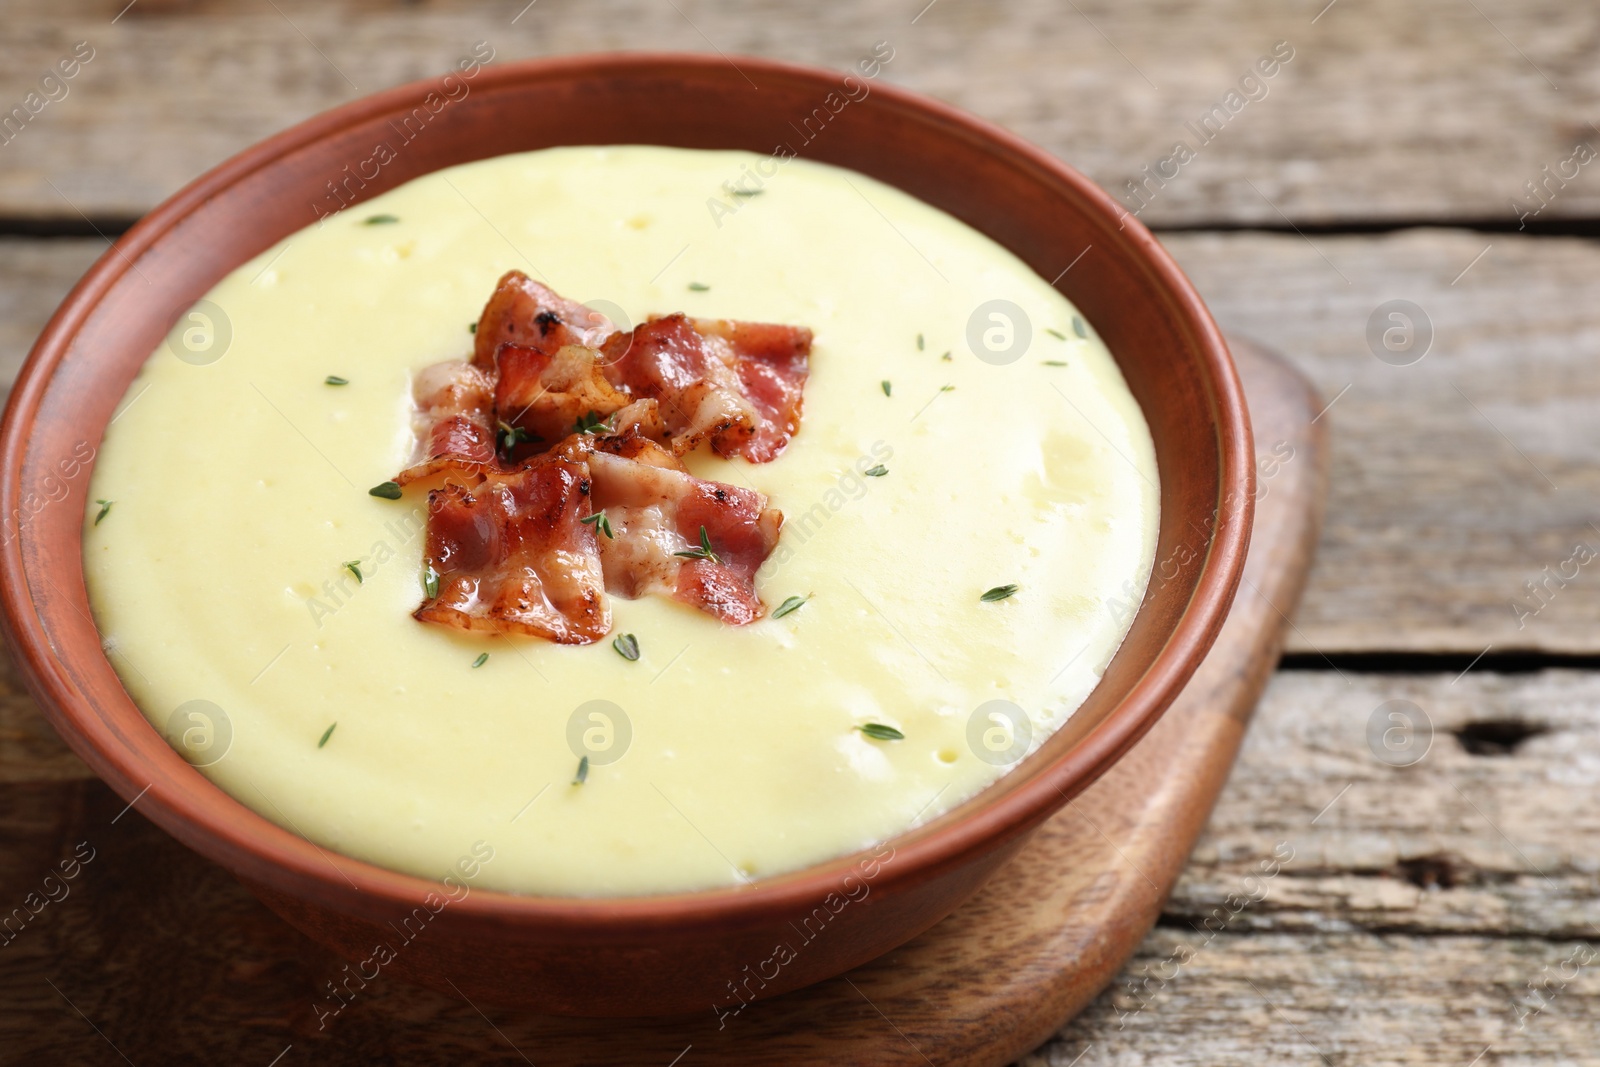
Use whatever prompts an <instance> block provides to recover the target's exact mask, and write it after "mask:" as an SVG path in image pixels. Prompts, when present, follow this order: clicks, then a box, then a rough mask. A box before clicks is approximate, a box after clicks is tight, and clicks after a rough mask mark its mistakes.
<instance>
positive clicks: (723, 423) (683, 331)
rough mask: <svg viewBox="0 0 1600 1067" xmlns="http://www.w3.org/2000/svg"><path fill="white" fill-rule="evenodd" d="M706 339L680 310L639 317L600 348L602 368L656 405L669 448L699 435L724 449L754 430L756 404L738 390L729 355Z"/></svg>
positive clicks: (690, 444)
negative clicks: (725, 356) (630, 327)
mask: <svg viewBox="0 0 1600 1067" xmlns="http://www.w3.org/2000/svg"><path fill="white" fill-rule="evenodd" d="M720 355H721V353H720V352H718V351H714V350H713V349H711V348H710V347H708V346H707V345H706V340H705V338H704V337H702V336H701V335H700V334H699V333H698V332H697V331H696V330H695V328H694V326H693V325H692V324H691V323H690V322H689V319H688V317H687V316H685V315H681V314H679V315H667V316H665V317H663V318H656V319H650V320H649V321H647V322H643V323H640V324H639V326H638V327H636V328H635V329H634V331H633V333H632V334H631V335H629V334H618V335H616V336H614V337H612V338H611V340H610V341H608V342H607V344H606V348H605V361H606V364H607V366H606V373H607V375H608V376H609V377H610V378H611V380H612V381H614V382H618V383H620V384H621V385H623V386H624V387H626V388H627V389H628V390H629V391H630V392H631V393H632V394H633V395H634V396H640V397H649V398H650V399H652V400H655V401H656V402H657V403H659V404H660V406H661V418H662V421H663V422H665V423H666V427H667V435H668V439H669V442H670V444H671V447H672V450H673V451H674V452H676V453H677V454H678V455H680V456H681V455H683V454H685V453H686V452H688V451H690V450H691V449H693V448H694V447H695V446H696V445H698V444H699V443H700V442H701V441H704V440H707V439H710V440H711V442H712V447H714V448H716V449H717V451H718V452H721V453H722V454H724V455H726V454H727V453H729V452H730V451H733V450H735V449H736V448H737V447H738V446H739V445H742V444H743V443H744V442H745V441H746V440H748V439H749V438H750V437H751V436H752V435H753V434H754V433H755V424H756V418H757V415H756V409H755V408H754V406H752V405H751V403H750V402H749V401H748V400H746V399H745V398H744V396H743V394H742V393H741V392H740V382H739V375H738V372H737V371H736V370H735V369H734V367H733V366H732V363H731V361H728V362H725V361H724V360H723V359H721V358H719V356H720Z"/></svg>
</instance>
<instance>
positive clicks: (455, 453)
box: [394, 360, 499, 485]
mask: <svg viewBox="0 0 1600 1067" xmlns="http://www.w3.org/2000/svg"><path fill="white" fill-rule="evenodd" d="M412 395H413V396H414V397H415V398H416V401H417V414H416V419H415V426H416V433H417V448H416V452H415V454H413V456H412V458H411V463H410V464H409V465H408V466H407V467H406V469H405V470H403V471H401V472H400V473H399V474H397V475H395V479H394V480H395V481H396V482H397V483H399V484H400V485H405V484H407V483H409V482H413V481H416V480H417V479H418V478H426V477H427V476H428V475H431V474H437V473H438V472H440V471H443V470H456V471H462V472H467V473H481V472H483V471H488V470H493V469H496V468H497V467H498V466H499V461H498V458H497V456H496V454H495V433H494V421H493V415H492V412H493V408H494V389H493V386H492V385H491V384H490V382H489V379H488V378H487V377H486V376H485V375H484V374H483V372H482V371H480V370H478V368H476V367H474V366H473V365H472V364H470V363H465V362H462V361H459V360H452V361H450V362H448V363H435V364H434V365H433V366H431V367H428V368H426V369H424V370H423V371H422V373H421V374H419V375H417V380H416V384H415V385H414V386H413V387H412Z"/></svg>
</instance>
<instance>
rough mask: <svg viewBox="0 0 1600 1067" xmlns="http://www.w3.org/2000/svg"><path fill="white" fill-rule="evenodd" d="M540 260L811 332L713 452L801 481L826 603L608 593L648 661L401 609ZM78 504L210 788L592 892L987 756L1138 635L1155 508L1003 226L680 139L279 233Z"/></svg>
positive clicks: (783, 482) (781, 840) (413, 597)
mask: <svg viewBox="0 0 1600 1067" xmlns="http://www.w3.org/2000/svg"><path fill="white" fill-rule="evenodd" d="M730 186H731V187H733V188H740V187H741V186H742V189H743V191H745V192H749V191H751V190H758V191H757V192H756V193H755V195H743V196H736V195H733V194H732V193H730V191H729V188H730ZM1091 267H1092V264H1088V263H1086V264H1084V265H1083V266H1082V269H1089V268H1091ZM512 268H518V269H521V270H523V271H526V272H527V273H528V274H530V275H531V276H533V277H534V278H537V279H540V280H542V281H545V282H547V283H548V284H549V285H551V286H552V287H553V288H555V289H556V291H558V292H560V293H561V294H563V295H566V296H569V297H572V298H574V299H578V300H583V301H586V302H589V303H592V304H594V305H596V306H597V307H599V308H601V309H602V310H604V311H606V312H607V313H608V314H610V315H612V316H613V317H614V318H620V319H623V320H625V321H627V322H638V321H640V320H641V319H642V318H643V317H644V316H646V315H648V314H651V313H667V312H672V311H679V310H681V311H686V312H688V313H689V314H691V315H697V316H709V317H728V318H739V319H749V320H758V321H772V322H783V323H793V324H798V325H805V326H809V327H811V328H812V329H813V330H814V331H815V332H816V341H815V346H814V349H813V353H812V357H811V377H810V380H809V382H808V383H807V385H806V389H805V409H804V420H803V423H802V426H801V429H800V432H799V434H798V435H797V436H796V437H795V439H794V441H793V442H792V443H791V445H790V446H789V448H788V450H787V452H785V453H784V454H783V455H782V456H780V457H779V458H778V459H776V460H775V461H773V462H771V463H768V464H764V465H753V464H750V463H747V462H744V461H742V460H733V461H728V460H722V459H719V458H717V457H715V456H713V455H712V454H710V453H709V452H708V451H702V452H699V453H696V454H694V455H693V456H691V457H690V459H689V461H688V462H689V466H690V469H691V470H692V471H693V472H694V473H695V474H697V475H699V476H701V477H706V478H713V479H716V480H720V481H726V482H732V483H735V484H738V485H744V486H750V487H753V488H756V489H758V490H760V491H761V492H763V493H765V494H766V495H767V496H768V497H769V498H770V500H771V503H772V505H773V506H775V507H778V508H780V509H781V510H782V511H783V513H784V515H785V523H784V527H783V534H782V538H781V540H780V543H779V545H778V548H777V550H776V552H775V553H774V555H773V556H772V558H771V559H769V560H768V562H767V564H766V566H765V567H764V568H763V569H762V571H761V573H760V575H759V576H758V581H757V589H758V591H759V593H760V595H761V596H762V598H763V600H764V601H765V602H766V604H767V605H768V607H769V608H776V607H777V606H778V605H779V604H781V603H783V602H784V601H785V600H786V599H788V598H789V597H803V598H807V599H806V600H805V602H804V605H803V606H802V607H800V608H799V609H798V610H794V611H792V612H790V613H788V614H786V615H784V616H783V617H782V618H776V619H774V618H771V617H768V618H765V619H763V620H761V621H759V622H756V623H754V624H751V625H749V626H745V627H730V626H724V625H721V624H719V623H718V622H716V621H715V620H714V619H712V618H711V617H709V616H707V615H704V614H702V613H700V612H697V611H695V610H694V609H692V608H690V607H687V606H685V605H682V604H678V603H674V602H671V601H668V600H664V599H658V598H648V599H641V600H636V601H627V600H622V599H620V598H612V608H613V612H614V617H615V620H616V627H615V630H614V633H615V634H624V633H628V634H633V635H635V636H636V638H637V641H638V646H639V652H640V654H639V658H638V659H637V661H629V660H627V659H625V658H624V657H622V656H621V655H619V654H618V653H617V651H615V650H614V648H613V646H612V643H611V642H610V641H609V640H605V641H601V642H597V643H595V644H592V645H587V646H581V647H575V646H557V645H554V644H550V643H547V642H545V641H542V640H538V639H535V638H524V637H487V636H481V635H472V634H466V633H461V632H457V631H451V630H446V629H442V628H439V627H436V626H429V625H424V624H422V623H419V622H417V621H415V620H414V619H412V617H411V612H412V610H413V609H414V608H416V606H417V605H418V603H419V601H420V599H421V596H422V589H421V552H422V535H421V529H422V518H423V516H424V514H425V508H426V503H425V494H423V493H422V492H421V491H420V490H417V489H413V490H411V491H409V492H408V493H407V495H406V497H405V498H404V499H402V500H398V501H392V500H384V499H379V498H377V497H373V496H370V495H368V492H367V490H368V488H369V487H371V486H374V485H376V484H378V483H380V482H383V481H385V480H387V479H389V478H390V477H392V476H393V475H394V474H395V472H397V471H398V470H399V469H400V468H401V467H402V466H403V465H404V464H405V462H406V459H407V457H408V456H409V454H410V452H411V448H412V443H413V439H412V429H411V403H412V402H411V397H410V386H411V381H412V377H413V375H415V374H416V373H417V372H418V371H419V370H421V369H422V368H423V367H425V366H427V365H428V364H430V363H434V362H437V361H439V360H442V359H451V358H464V357H465V356H466V355H467V353H468V352H469V351H470V347H471V342H472V337H471V335H470V333H469V332H468V326H469V324H470V323H473V322H475V321H476V319H477V317H478V314H479V312H480V311H481V309H482V307H483V304H484V301H485V300H486V299H487V298H488V295H489V293H490V291H491V289H492V287H493V285H494V282H495V280H496V278H498V277H499V276H500V275H501V274H502V273H503V272H505V271H506V270H509V269H512ZM330 375H333V376H335V377H338V378H342V379H345V380H346V381H347V382H348V384H345V385H329V384H327V382H326V379H327V378H328V377H329V376H330ZM879 468H882V470H881V472H879V470H878V469H879ZM90 496H91V498H94V499H99V500H106V501H111V502H112V503H111V506H110V509H109V511H106V512H105V514H104V516H103V517H100V514H101V508H102V506H101V505H99V504H96V505H92V506H91V509H90V511H89V513H88V514H87V516H86V518H85V562H86V571H87V576H88V582H89V590H90V594H91V600H92V603H93V606H94V611H95V615H96V618H97V621H98V623H99V626H100V629H101V632H102V634H103V636H104V641H105V647H106V648H107V650H108V651H109V654H110V658H111V661H112V663H113V664H114V666H115V667H116V669H117V670H118V672H119V674H120V675H121V677H122V679H123V682H124V684H125V685H126V686H127V688H128V691H129V693H130V694H132V696H133V697H134V699H135V700H136V701H137V702H138V703H139V705H140V707H141V708H143V709H144V711H145V713H146V715H147V716H148V717H149V719H150V720H151V722H152V723H153V724H155V726H156V727H157V728H158V729H160V730H161V731H162V732H163V734H164V735H165V736H167V738H168V739H169V741H171V742H172V743H173V744H174V745H175V746H176V747H178V748H179V750H180V751H182V752H184V753H185V754H186V755H187V756H188V757H189V758H190V759H191V761H192V762H194V763H195V764H196V765H198V766H200V767H201V768H202V770H203V772H204V773H205V774H207V775H208V776H209V777H210V778H211V779H212V780H213V781H215V782H216V783H217V784H218V785H219V786H220V787H221V788H223V789H224V790H226V791H227V792H228V793H230V794H232V795H233V796H234V797H236V798H238V799H239V800H240V801H241V802H243V803H244V804H246V805H248V806H249V807H251V808H252V809H254V810H256V811H257V812H259V813H260V814H261V815H263V816H264V817H266V818H268V819H270V820H272V821H274V822H276V823H278V824H280V825H282V826H285V827H287V828H289V829H291V830H293V831H294V832H296V833H299V834H302V835H304V836H305V837H308V838H310V839H311V840H312V841H314V842H316V843H317V844H318V845H320V846H322V847H323V848H325V849H327V850H328V851H329V853H330V862H333V863H335V864H337V863H338V862H339V855H340V854H342V855H345V856H352V857H358V858H360V859H363V860H368V861H371V862H373V863H377V864H380V865H383V866H386V867H390V868H394V869H397V870H401V871H406V872H411V873H415V874H418V875H422V876H427V877H435V878H438V877H443V876H444V875H445V874H446V873H448V872H449V871H450V870H451V869H452V868H453V867H454V866H455V865H456V863H457V861H458V860H460V859H461V858H463V857H466V856H470V855H474V848H475V846H476V847H477V848H478V853H477V854H478V855H480V856H481V854H482V851H483V849H484V848H485V847H487V848H489V849H492V853H493V858H492V860H491V861H489V862H487V863H484V864H482V866H481V870H480V872H479V874H478V876H477V878H476V879H475V882H474V884H475V885H477V886H480V887H492V888H498V889H503V890H510V891H516V892H526V893H542V894H567V895H624V894H650V893H659V892H669V891H677V890H689V889H696V888H703V887H712V886H722V885H730V884H734V883H738V882H742V881H746V880H750V879H755V878H760V877H763V876H766V875H771V874H775V873H778V872H784V871H790V870H794V869H796V868H800V867H803V866H806V865H808V864H812V863H815V862H818V861H822V860H825V859H828V858H831V857H834V856H838V855H841V854H845V853H848V852H850V851H852V850H855V849H859V848H863V847H866V846H869V845H871V844H873V843H875V842H878V841H882V840H884V839H886V838H889V837H892V836H893V835H895V834H897V833H899V832H901V831H903V830H905V829H907V828H909V827H910V826H912V825H914V824H916V823H918V822H920V821H925V820H928V819H930V818H932V817H934V816H935V815H937V814H939V813H940V812H942V811H945V810H948V809H949V808H951V807H952V806H954V805H956V804H958V803H960V802H961V801H963V800H965V799H967V798H968V797H970V796H972V795H973V794H974V793H976V792H977V791H978V790H980V789H982V788H983V787H984V786H986V785H988V784H989V783H991V782H993V781H994V780H995V779H996V778H998V777H999V776H1001V775H1002V774H1004V773H1006V771H1007V770H1009V769H1011V768H1012V767H1014V766H1015V765H1016V762H1017V761H1018V760H1019V759H1020V757H1021V756H1022V755H1023V754H1025V753H1026V752H1027V751H1029V750H1031V749H1033V748H1036V747H1037V746H1038V745H1039V744H1040V743H1041V742H1042V741H1043V740H1044V739H1045V738H1046V737H1047V736H1048V735H1049V734H1050V732H1051V731H1052V730H1054V729H1055V728H1056V727H1058V726H1059V725H1060V724H1061V723H1062V722H1063V721H1064V720H1065V719H1066V718H1067V717H1068V716H1070V715H1071V714H1072V713H1073V711H1074V710H1075V709H1076V708H1077V707H1078V706H1079V705H1080V704H1081V702H1082V701H1083V699H1084V698H1085V696H1086V695H1087V694H1088V693H1089V691H1090V690H1091V689H1092V688H1093V687H1094V685H1095V683H1096V681H1097V680H1098V678H1099V675H1100V673H1101V672H1102V671H1103V669H1104V667H1105V665H1106V663H1107V662H1108V661H1109V660H1110V658H1111V656H1112V654H1113V653H1114V652H1115V651H1116V649H1117V647H1118V645H1119V644H1120V642H1121V641H1122V638H1123V636H1124V634H1125V632H1126V629H1127V626H1128V624H1129V623H1130V622H1131V615H1132V605H1134V604H1137V603H1138V600H1139V597H1140V596H1141V595H1142V592H1143V590H1144V587H1145V584H1146V581H1147V580H1148V576H1149V573H1150V568H1151V561H1152V557H1153V552H1154V545H1155V537H1156V527H1157V498H1158V494H1157V474H1156V465H1155V456H1154V451H1153V447H1152V444H1151V439H1150V434H1149V431H1148V429H1147V427H1146V425H1145V423H1144V420H1143V417H1142V415H1141V413H1140V411H1139V408H1138V406H1137V405H1136V404H1135V402H1134V400H1133V399H1132V397H1131V395H1130V394H1129V391H1128V389H1127V386H1126V384H1125V383H1124V382H1123V380H1122V377H1121V375H1120V373H1119V371H1118V369H1117V366H1116V364H1115V363H1114V362H1113V360H1112V358H1111V356H1110V355H1109V354H1108V352H1107V351H1106V349H1105V346H1104V345H1103V344H1102V343H1101V342H1100V340H1099V339H1098V337H1097V335H1096V334H1095V332H1094V329H1093V325H1092V324H1090V323H1087V322H1086V321H1085V320H1083V319H1082V318H1081V317H1079V316H1078V314H1077V313H1076V311H1075V310H1074V308H1073V307H1072V306H1071V305H1070V304H1069V303H1068V302H1067V301H1066V300H1065V299H1064V298H1062V297H1061V296H1060V295H1059V294H1058V293H1056V292H1055V291H1054V290H1053V289H1052V288H1051V287H1050V286H1049V285H1048V284H1047V283H1046V282H1045V281H1044V280H1043V279H1041V278H1040V277H1039V276H1038V275H1036V274H1034V273H1033V272H1032V271H1031V270H1029V269H1028V268H1027V267H1026V266H1024V265H1023V264H1022V263H1021V262H1020V261H1019V260H1018V259H1016V258H1015V257H1014V256H1013V255H1011V254H1010V253H1009V252H1007V251H1006V250H1005V249H1003V248H1001V247H1000V246H999V245H997V244H995V243H994V242H993V241H991V240H989V239H988V238H986V237H984V236H982V235H981V234H979V233H977V232H976V231H974V230H973V229H971V228H969V227H967V226H966V225H964V224H962V223H960V222H958V221H956V220H955V219H954V218H952V217H950V216H949V215H946V214H944V213H943V212H940V211H938V210H935V209H933V208H931V207H929V206H928V205H926V204H923V203H921V202H920V201H918V200H915V199H913V198H912V197H910V196H908V195H906V194H904V193H901V192H898V191H897V190H895V189H892V188H890V187H888V186H885V185H882V184H880V183H878V182H876V181H873V180H872V179H869V178H867V177H864V176H862V175H860V174H855V173H851V172H847V171H843V170H839V169H835V168H831V167H827V166H822V165H818V164H813V163H808V162H805V161H800V160H789V161H779V160H776V159H772V158H769V157H765V156H757V155H752V154H748V153H742V152H722V151H717V152H711V151H690V150H679V149H667V148H657V147H611V148H571V149H553V150H548V151H542V152H534V153H526V154H520V155H509V156H503V157H499V158H495V159H490V160H485V161H482V162H478V163H471V164H467V165H464V166H460V167H455V168H453V169H450V170H446V171H442V172H439V173H436V174H432V175H429V176H427V177H424V178H420V179H418V180H416V181H413V182H410V183H408V184H406V185H404V186H402V187H400V188H397V189H395V190H393V191H391V192H389V193H386V194H384V195H383V196H381V197H378V198H376V199H374V200H371V201H368V202H366V203H363V204H361V205H359V206H357V207H354V208H351V209H349V210H346V211H344V212H342V213H340V214H337V215H333V216H330V217H328V218H326V219H325V220H323V221H321V222H320V223H318V224H314V225H312V226H309V227H308V228H307V229H305V230H302V231H301V232H299V233H296V234H294V235H293V236H291V237H289V238H287V239H285V240H284V241H282V242H281V243H279V244H278V245H277V246H275V247H273V248H271V249H268V250H267V251H265V252H263V253H262V254H261V255H260V256H258V257H257V258H256V259H254V260H253V261H251V262H249V263H247V264H245V265H244V266H242V267H240V268H239V269H238V270H237V271H235V272H234V273H232V274H231V275H229V276H228V277H227V278H225V279H224V280H223V281H222V282H221V283H220V284H218V285H217V286H216V288H215V289H213V290H212V291H211V293H210V294H208V296H207V297H206V299H205V301H204V302H203V303H202V304H200V305H198V308H197V311H196V312H195V313H194V314H191V315H189V316H186V317H185V318H184V319H183V320H181V321H180V323H179V325H178V327H177V328H176V329H175V330H174V334H173V337H172V338H171V339H170V340H169V343H168V344H166V345H164V346H162V347H161V348H160V349H158V350H157V351H156V352H155V353H153V354H152V356H151V357H150V360H149V362H148V364H147V365H146V366H145V368H144V369H143V371H142V372H141V373H140V375H139V376H138V378H137V379H136V380H135V381H134V382H133V384H132V386H131V388H130V389H129V391H128V396H127V398H126V399H125V400H124V401H123V406H122V408H121V410H120V414H119V415H118V416H117V417H116V419H115V420H114V422H113V423H112V425H111V426H110V428H109V430H108V431H107V434H106V439H105V441H104V444H103V446H102V449H101V452H100V456H99V459H98V462H97V465H96V468H95V472H94V482H93V492H92V493H91V494H90ZM97 518H99V521H98V523H97V522H96V519H97ZM347 562H353V563H355V564H356V567H357V568H358V569H359V570H360V572H361V575H362V580H361V581H360V582H359V583H358V582H357V581H356V579H355V577H354V574H353V573H352V571H351V569H349V568H347V567H346V566H345V564H346V563H347ZM1008 585H1015V586H1016V587H1017V589H1016V591H1015V593H1014V594H1012V595H1010V596H1009V597H1006V598H1004V599H990V600H985V599H983V594H984V593H985V592H986V591H989V590H992V589H995V588H996V587H1001V586H1008ZM485 653H487V656H488V658H487V659H486V660H484V661H483V662H482V663H481V665H477V666H475V664H476V663H477V662H478V661H479V660H480V659H482V658H483V655H484V654H485ZM873 724H876V725H878V726H886V727H892V728H893V729H894V730H896V731H899V732H900V733H902V734H903V735H904V737H903V739H900V740H895V739H884V738H883V737H875V736H872V735H873V733H879V734H881V733H883V732H884V731H880V730H876V729H874V730H872V731H863V730H862V729H861V727H863V726H869V725H873ZM330 731H331V732H330ZM586 754H587V755H589V756H590V761H589V765H588V768H587V779H586V780H585V781H584V782H583V783H582V784H577V785H575V784H573V779H574V777H575V775H576V773H577V767H578V763H579V759H580V757H581V756H583V755H586Z"/></svg>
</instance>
